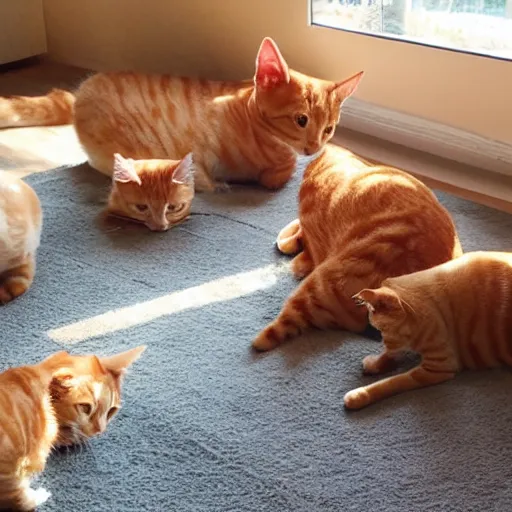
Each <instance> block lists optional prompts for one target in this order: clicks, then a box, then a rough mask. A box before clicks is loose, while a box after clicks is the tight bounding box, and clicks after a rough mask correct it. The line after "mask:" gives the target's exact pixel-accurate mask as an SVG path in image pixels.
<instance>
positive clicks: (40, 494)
mask: <svg viewBox="0 0 512 512" xmlns="http://www.w3.org/2000/svg"><path fill="white" fill-rule="evenodd" d="M51 495H52V493H51V492H48V491H47V490H46V489H43V488H42V487H39V489H30V488H29V489H27V498H28V499H30V501H31V502H32V503H33V504H34V507H39V506H40V505H42V504H43V503H45V502H46V501H47V500H48V498H50V496H51Z"/></svg>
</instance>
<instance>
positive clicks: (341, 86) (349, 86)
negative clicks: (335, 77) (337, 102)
mask: <svg viewBox="0 0 512 512" xmlns="http://www.w3.org/2000/svg"><path fill="white" fill-rule="evenodd" d="M363 75H364V71H361V72H359V73H357V74H356V75H354V76H351V77H350V78H347V79H346V80H343V82H338V83H337V84H336V85H335V86H334V90H335V91H336V92H337V93H338V95H339V96H341V98H342V100H345V99H347V98H348V97H349V96H351V95H352V94H354V92H355V91H356V89H357V86H358V85H359V82H360V81H361V79H362V78H363Z"/></svg>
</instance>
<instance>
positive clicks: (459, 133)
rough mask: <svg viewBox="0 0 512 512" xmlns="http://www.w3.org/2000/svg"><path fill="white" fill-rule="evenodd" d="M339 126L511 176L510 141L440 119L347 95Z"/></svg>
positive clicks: (511, 149)
mask: <svg viewBox="0 0 512 512" xmlns="http://www.w3.org/2000/svg"><path fill="white" fill-rule="evenodd" d="M341 126H342V127H345V128H348V129H349V130H353V131H355V132H360V133H364V134H367V135H371V136H373V137H376V138H379V139H382V140H385V141H389V142H393V143H395V144H400V145H402V146H406V147H409V148H412V149H415V150H418V151H423V152H426V153H430V154H433V155H436V156H440V157H442V158H447V159H450V160H454V161H456V162H460V163H462V164H467V165H471V166H473V167H479V168H482V169H487V170H489V171H493V172H497V173H501V174H506V175H509V176H512V143H510V144H509V143H506V142H501V141H496V140H492V139H487V138H485V137H481V136H480V135H476V134H474V133H469V132H465V131H464V130H460V129H458V128H452V127H451V126H446V125H443V124H440V123H436V122H433V121H429V120H426V119H422V118H418V117H415V116H411V115H408V114H404V113H402V112H397V111H394V110H390V109H387V108H383V107H379V106H376V105H373V104H370V103H366V102H364V101H361V100H358V99H355V98H350V99H348V100H347V101H346V102H345V104H344V105H343V110H342V116H341Z"/></svg>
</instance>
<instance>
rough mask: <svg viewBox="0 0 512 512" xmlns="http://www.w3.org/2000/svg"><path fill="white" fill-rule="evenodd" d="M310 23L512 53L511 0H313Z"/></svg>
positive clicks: (489, 52) (487, 52) (502, 54)
mask: <svg viewBox="0 0 512 512" xmlns="http://www.w3.org/2000/svg"><path fill="white" fill-rule="evenodd" d="M311 7H312V21H313V23H314V24H318V25H323V26H328V27H334V28H340V29H345V30H351V31H356V32H363V33H370V34H380V35H383V36H387V37H393V38H397V39H405V40H408V41H413V42H420V43H424V44H429V45H434V46H441V47H445V48H453V49H458V50H465V51H470V52H473V53H478V54H484V55H490V56H494V57H501V58H507V59H512V0H312V2H311Z"/></svg>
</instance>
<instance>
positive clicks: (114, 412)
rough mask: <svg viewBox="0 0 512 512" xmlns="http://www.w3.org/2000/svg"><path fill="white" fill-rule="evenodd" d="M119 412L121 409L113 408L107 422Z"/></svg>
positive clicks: (108, 414)
mask: <svg viewBox="0 0 512 512" xmlns="http://www.w3.org/2000/svg"><path fill="white" fill-rule="evenodd" d="M117 411H119V407H111V408H110V409H109V411H108V413H107V421H110V420H111V419H112V418H113V417H114V415H115V414H116V412H117Z"/></svg>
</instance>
